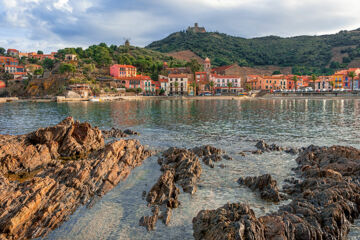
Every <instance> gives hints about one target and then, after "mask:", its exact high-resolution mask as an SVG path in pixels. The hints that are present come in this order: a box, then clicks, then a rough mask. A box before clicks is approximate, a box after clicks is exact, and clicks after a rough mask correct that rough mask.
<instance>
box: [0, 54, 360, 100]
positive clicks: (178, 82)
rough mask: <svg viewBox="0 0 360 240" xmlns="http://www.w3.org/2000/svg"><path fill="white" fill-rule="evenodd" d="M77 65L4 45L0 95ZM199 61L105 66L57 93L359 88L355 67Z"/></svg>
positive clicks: (73, 58) (66, 73)
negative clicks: (280, 67) (289, 68)
mask: <svg viewBox="0 0 360 240" xmlns="http://www.w3.org/2000/svg"><path fill="white" fill-rule="evenodd" d="M25 60H26V61H25ZM194 61H195V60H194ZM55 63H57V71H48V70H46V69H44V65H45V66H46V64H48V65H49V64H50V65H53V66H55V65H56V64H55ZM78 65H79V58H78V56H77V55H76V54H64V55H61V57H60V55H59V54H58V53H57V52H51V53H50V54H43V52H41V51H38V52H30V53H23V52H20V51H19V50H16V49H8V50H7V51H6V53H4V54H3V55H2V56H1V55H0V72H2V73H3V75H2V80H1V79H0V94H1V91H2V92H5V90H6V88H7V87H9V86H11V85H12V86H13V87H14V86H15V87H16V83H18V84H19V83H23V82H26V85H27V86H25V87H27V88H29V86H30V88H31V86H32V85H31V82H33V81H39V80H42V83H43V85H46V84H45V83H44V81H45V82H46V79H48V78H50V76H51V75H61V74H62V75H61V76H63V77H64V79H71V77H73V78H75V74H76V69H77V68H79V66H78ZM199 65H200V67H199V68H198V70H200V71H194V70H193V69H191V67H169V65H168V63H167V62H163V66H162V71H161V74H159V75H158V76H157V79H152V77H150V76H147V75H144V74H142V73H139V71H138V69H137V68H136V67H135V66H133V65H126V64H110V67H103V71H101V72H100V73H99V74H97V75H96V80H95V81H94V82H95V83H97V85H96V87H94V85H93V84H91V83H89V82H86V81H85V82H84V81H75V80H74V81H65V82H64V85H65V90H66V91H63V92H61V93H60V92H59V94H60V95H61V94H64V92H66V93H65V96H66V97H70V98H88V97H92V96H104V95H105V96H106V95H130V96H131V95H136V96H244V95H248V94H250V95H251V94H253V93H254V92H255V93H256V92H257V93H258V92H265V93H269V94H272V93H287V94H289V93H290V94H291V93H301V92H314V93H316V92H348V91H353V92H354V91H357V90H359V76H360V68H349V69H343V70H339V71H337V72H335V74H333V75H330V76H316V75H311V76H300V75H293V74H287V75H285V74H281V73H280V71H275V72H274V73H273V74H272V75H255V74H247V75H245V76H244V74H243V73H242V72H241V71H240V67H239V66H238V65H237V64H232V65H229V66H221V67H212V64H211V60H210V59H209V58H206V59H205V60H203V62H202V63H201V64H199ZM53 66H52V68H54V67H53ZM82 66H83V67H84V65H82ZM87 67H89V66H87ZM90 68H91V65H90ZM93 68H95V66H93ZM153 78H154V77H153ZM45 93H46V88H45ZM46 94H47V93H46ZM49 95H51V94H49ZM15 97H22V96H15ZM38 97H39V96H38Z"/></svg>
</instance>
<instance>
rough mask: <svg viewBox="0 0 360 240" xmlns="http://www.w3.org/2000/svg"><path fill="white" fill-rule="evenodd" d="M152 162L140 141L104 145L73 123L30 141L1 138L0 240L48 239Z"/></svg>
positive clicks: (33, 136) (84, 126)
mask: <svg viewBox="0 0 360 240" xmlns="http://www.w3.org/2000/svg"><path fill="white" fill-rule="evenodd" d="M149 156H150V152H149V151H147V150H145V149H144V147H143V146H142V145H141V144H140V143H139V142H138V141H137V140H121V141H116V142H112V143H109V144H107V145H104V139H103V136H102V134H101V131H100V130H99V129H97V128H93V127H91V125H90V124H88V123H79V122H74V120H73V119H72V118H67V119H65V120H64V121H62V122H61V123H59V124H58V125H56V126H53V127H49V128H44V129H39V130H37V131H35V132H33V133H30V134H27V135H22V136H4V135H0V232H1V234H0V236H1V237H0V238H1V239H31V238H38V237H43V236H45V235H46V234H47V233H48V232H50V231H51V230H52V229H54V228H56V227H58V226H59V225H61V223H62V222H63V221H65V220H66V219H67V218H68V217H69V216H70V215H71V214H72V213H73V212H74V211H75V210H76V208H77V207H78V206H80V205H81V204H86V203H90V204H93V203H95V202H96V201H93V199H97V198H98V197H101V196H103V195H104V194H106V193H107V192H108V191H110V190H111V189H112V188H114V187H115V186H116V185H117V184H118V183H119V182H120V181H123V180H124V179H125V178H126V177H127V176H128V175H129V174H130V172H131V170H132V169H133V168H135V167H137V166H140V165H141V164H142V162H143V161H144V160H145V159H146V158H147V157H149Z"/></svg>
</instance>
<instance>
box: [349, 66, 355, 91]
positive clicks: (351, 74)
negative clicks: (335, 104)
mask: <svg viewBox="0 0 360 240" xmlns="http://www.w3.org/2000/svg"><path fill="white" fill-rule="evenodd" d="M348 76H349V77H351V91H354V78H355V77H356V74H355V72H354V71H351V72H349V73H348Z"/></svg>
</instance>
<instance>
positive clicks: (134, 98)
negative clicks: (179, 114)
mask: <svg viewBox="0 0 360 240" xmlns="http://www.w3.org/2000/svg"><path fill="white" fill-rule="evenodd" d="M90 99H91V98H63V97H60V98H59V97H55V98H51V99H50V98H24V99H21V98H18V97H8V98H7V97H5V98H0V104H1V103H9V102H20V103H23V102H36V103H41V102H58V103H62V102H91V101H90ZM100 99H101V100H100V102H115V101H149V100H260V99H261V100H266V99H267V100H271V99H272V100H276V99H279V100H281V99H288V100H292V99H293V100H296V99H310V100H312V99H317V100H336V99H360V95H337V96H334V95H333V96H330V95H321V96H314V95H309V96H303V95H291V96H289V95H281V96H279V95H265V96H261V97H250V96H180V97H172V96H118V97H103V98H100Z"/></svg>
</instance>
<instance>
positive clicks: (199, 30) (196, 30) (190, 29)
mask: <svg viewBox="0 0 360 240" xmlns="http://www.w3.org/2000/svg"><path fill="white" fill-rule="evenodd" d="M187 32H192V33H206V29H205V28H204V27H199V24H198V23H195V24H194V26H193V27H188V29H187Z"/></svg>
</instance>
